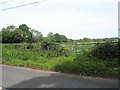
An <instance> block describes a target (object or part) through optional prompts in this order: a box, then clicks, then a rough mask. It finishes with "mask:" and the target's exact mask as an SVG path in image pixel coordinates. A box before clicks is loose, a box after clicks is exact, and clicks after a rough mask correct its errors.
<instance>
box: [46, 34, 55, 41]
mask: <svg viewBox="0 0 120 90" xmlns="http://www.w3.org/2000/svg"><path fill="white" fill-rule="evenodd" d="M47 37H48V38H49V39H50V40H51V42H55V36H54V34H53V33H52V32H49V33H48V35H47Z"/></svg>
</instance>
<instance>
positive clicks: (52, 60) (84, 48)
mask: <svg viewBox="0 0 120 90" xmlns="http://www.w3.org/2000/svg"><path fill="white" fill-rule="evenodd" d="M79 44H83V43H79ZM59 45H60V46H61V47H64V50H63V49H60V50H59V51H53V50H42V49H38V46H37V45H36V44H35V43H34V44H27V43H25V44H2V63H3V64H8V65H14V66H22V67H23V66H24V67H30V68H36V69H42V70H51V71H59V72H65V73H74V74H79V75H88V76H101V77H112V78H117V75H118V67H117V63H118V60H117V59H110V60H102V59H98V58H96V57H92V56H90V54H89V52H90V51H91V50H92V49H93V48H94V46H95V45H77V46H76V44H69V43H60V44H59ZM31 46H32V48H31Z"/></svg>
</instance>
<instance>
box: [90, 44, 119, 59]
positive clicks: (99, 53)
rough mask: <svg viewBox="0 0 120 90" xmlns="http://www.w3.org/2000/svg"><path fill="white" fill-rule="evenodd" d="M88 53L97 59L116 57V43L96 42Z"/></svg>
mask: <svg viewBox="0 0 120 90" xmlns="http://www.w3.org/2000/svg"><path fill="white" fill-rule="evenodd" d="M90 54H91V55H92V56H94V57H96V58H99V59H109V58H118V44H117V43H113V42H106V43H103V44H97V45H96V46H95V48H94V49H93V50H92V51H91V53H90Z"/></svg>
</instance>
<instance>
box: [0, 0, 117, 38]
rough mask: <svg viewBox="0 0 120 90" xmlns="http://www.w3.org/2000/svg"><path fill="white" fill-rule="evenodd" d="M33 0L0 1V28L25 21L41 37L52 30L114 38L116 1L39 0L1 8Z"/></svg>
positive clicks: (77, 34)
mask: <svg viewBox="0 0 120 90" xmlns="http://www.w3.org/2000/svg"><path fill="white" fill-rule="evenodd" d="M4 1H5V2H6V1H8V2H7V3H2V2H4ZM36 1H40V0H0V29H1V28H3V27H4V28H5V27H7V26H10V25H15V26H17V27H18V26H19V25H21V24H26V25H28V26H29V27H30V28H32V29H35V30H38V31H40V32H41V33H42V34H43V36H47V34H48V33H49V32H53V33H54V34H55V33H59V34H61V35H65V36H66V37H67V38H71V39H82V38H84V37H87V38H109V37H118V1H119V0H41V2H40V3H37V4H32V5H26V6H24V7H19V8H13V9H8V10H2V9H6V8H10V7H14V6H19V5H23V4H28V3H32V2H36Z"/></svg>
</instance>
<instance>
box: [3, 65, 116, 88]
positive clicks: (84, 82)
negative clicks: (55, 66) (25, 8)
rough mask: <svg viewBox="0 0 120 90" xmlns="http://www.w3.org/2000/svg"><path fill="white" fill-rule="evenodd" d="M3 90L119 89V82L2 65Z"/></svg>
mask: <svg viewBox="0 0 120 90" xmlns="http://www.w3.org/2000/svg"><path fill="white" fill-rule="evenodd" d="M2 87H3V88H118V80H114V79H106V78H98V77H85V76H79V75H71V74H63V73H59V72H50V71H42V70H35V69H29V68H25V67H15V66H8V65H2Z"/></svg>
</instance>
